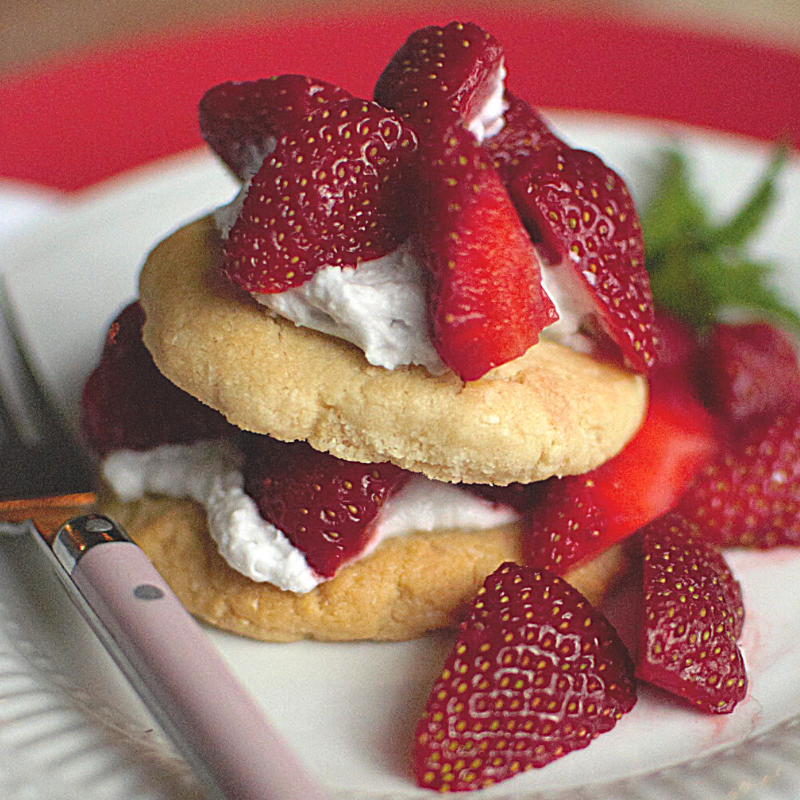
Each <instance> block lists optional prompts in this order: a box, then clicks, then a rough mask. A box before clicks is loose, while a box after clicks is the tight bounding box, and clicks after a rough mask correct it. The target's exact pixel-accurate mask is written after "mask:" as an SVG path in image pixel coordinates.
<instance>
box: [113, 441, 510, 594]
mask: <svg viewBox="0 0 800 800" xmlns="http://www.w3.org/2000/svg"><path fill="white" fill-rule="evenodd" d="M242 462H243V457H242V454H241V453H240V452H239V451H238V450H237V449H236V448H235V447H234V446H233V445H231V444H230V443H228V442H195V443H194V444H188V445H185V444H175V445H162V446H161V447H156V448H154V449H152V450H146V451H143V452H137V451H133V450H117V451H115V452H113V453H111V454H110V455H109V456H108V457H107V458H106V459H105V461H104V462H103V476H104V478H105V479H106V481H107V482H108V483H109V484H110V486H111V487H112V489H113V490H114V492H115V493H116V494H117V496H118V497H119V499H120V500H122V501H123V502H131V501H133V500H138V499H140V498H141V497H143V496H144V494H145V493H151V494H162V495H166V496H168V497H176V498H181V497H186V498H190V499H192V500H194V501H195V502H197V503H199V504H200V505H202V506H203V507H204V508H205V510H206V517H207V521H208V530H209V533H210V534H211V538H212V539H213V540H214V541H215V542H216V544H217V548H218V550H219V553H220V555H221V556H222V557H223V558H224V559H225V561H226V562H227V563H228V564H229V565H230V566H231V567H233V569H235V570H236V571H237V572H240V573H242V575H245V576H246V577H248V578H250V579H251V580H253V581H256V582H258V583H271V584H273V585H275V586H277V587H278V588H279V589H283V590H285V591H289V592H295V593H298V594H303V593H305V592H310V591H311V590H312V589H313V588H314V587H315V586H318V585H319V584H320V583H322V582H323V580H325V579H324V578H322V577H321V576H319V575H318V574H317V573H316V572H315V571H314V570H313V569H312V568H311V567H310V566H309V565H308V562H307V561H306V559H305V556H304V555H303V553H302V551H301V550H299V549H298V548H296V547H295V546H294V545H293V544H292V543H291V542H290V541H289V539H288V537H287V536H286V535H285V534H284V533H283V532H282V531H281V530H279V529H278V528H276V527H275V526H274V525H271V524H270V523H269V522H267V521H266V520H265V519H264V518H263V517H262V516H261V514H259V512H258V507H257V506H256V503H255V501H254V500H253V499H252V498H251V497H250V496H249V495H248V494H246V493H245V491H244V488H243V487H244V476H243V474H242ZM516 519H517V514H516V512H514V511H513V510H512V509H510V508H507V507H505V506H499V505H495V504H494V503H491V502H488V501H486V500H482V499H481V498H479V497H477V496H475V495H473V494H471V493H470V492H467V491H464V490H463V489H460V488H459V487H458V486H454V485H452V484H448V483H441V482H439V481H432V480H430V479H428V478H425V477H423V476H421V475H419V476H415V477H414V478H412V480H411V481H410V482H409V483H408V484H407V485H406V486H405V487H404V488H403V489H402V490H401V491H400V492H398V493H397V494H396V495H394V496H392V497H391V498H390V499H389V500H388V501H387V502H386V503H385V504H384V506H383V508H382V509H381V511H380V514H379V516H378V519H377V520H376V523H375V528H374V531H373V537H372V539H371V540H370V542H369V545H368V547H367V548H366V549H365V550H364V552H362V553H361V556H360V557H363V556H365V555H367V554H368V553H370V552H372V550H374V549H375V547H376V546H377V545H378V543H379V542H380V541H381V540H382V539H384V538H387V537H389V536H402V535H404V534H408V533H413V532H415V531H426V532H433V531H437V530H448V529H453V528H458V529H460V530H472V531H480V530H487V529H489V528H494V527H497V526H499V525H504V524H506V523H509V522H513V521H514V520H516Z"/></svg>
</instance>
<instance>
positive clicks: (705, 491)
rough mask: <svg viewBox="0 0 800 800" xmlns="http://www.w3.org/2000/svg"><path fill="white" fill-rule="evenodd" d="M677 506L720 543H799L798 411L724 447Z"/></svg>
mask: <svg viewBox="0 0 800 800" xmlns="http://www.w3.org/2000/svg"><path fill="white" fill-rule="evenodd" d="M675 510H676V511H679V512H680V513H681V514H683V515H684V516H686V517H687V518H688V519H690V520H691V521H693V522H696V523H697V524H698V525H699V526H700V527H701V529H702V531H703V536H704V537H705V538H706V539H707V540H708V541H710V542H713V543H714V544H717V545H719V546H721V547H759V548H769V547H776V546H778V545H794V546H797V545H800V412H798V411H796V410H795V411H793V412H791V413H789V414H786V415H782V416H780V417H777V418H775V419H774V420H770V421H768V422H762V423H761V424H759V425H757V426H756V427H754V428H753V429H752V430H750V431H748V432H747V434H745V435H744V436H743V438H742V439H741V440H740V441H737V442H735V443H733V444H731V445H728V446H726V447H723V448H722V450H721V451H720V452H719V454H718V455H717V456H716V458H714V460H713V461H711V463H709V464H708V465H707V466H706V467H704V468H703V469H702V470H701V471H700V472H699V473H698V475H697V476H696V477H695V479H694V481H693V482H692V484H691V486H689V488H688V489H687V490H686V492H685V494H684V495H683V497H681V499H680V502H679V503H678V504H677V506H676V509H675Z"/></svg>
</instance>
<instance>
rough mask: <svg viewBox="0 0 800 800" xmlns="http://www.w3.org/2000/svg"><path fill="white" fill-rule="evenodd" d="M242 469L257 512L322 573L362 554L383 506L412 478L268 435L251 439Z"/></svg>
mask: <svg viewBox="0 0 800 800" xmlns="http://www.w3.org/2000/svg"><path fill="white" fill-rule="evenodd" d="M244 474H245V486H246V491H247V493H248V494H249V495H250V496H251V497H252V498H253V499H254V500H255V501H256V504H257V505H258V509H259V511H260V513H261V516H262V517H264V519H266V520H267V521H268V522H270V523H272V524H273V525H274V526H275V527H276V528H278V529H279V530H281V531H282V532H283V533H284V534H285V535H286V536H287V538H288V539H289V540H290V541H291V542H292V544H293V545H294V546H295V547H297V548H298V549H299V550H302V551H303V554H304V555H305V557H306V561H307V562H308V564H309V566H310V567H311V568H312V569H313V570H314V571H315V572H316V573H317V574H318V575H320V576H322V577H323V578H332V577H333V576H334V575H335V574H336V572H337V571H338V569H339V568H340V567H341V566H342V565H344V564H346V563H348V562H350V561H352V560H353V559H355V558H357V557H358V556H360V555H362V554H363V553H364V551H365V550H366V549H367V548H368V547H369V545H370V543H371V540H372V538H373V534H374V529H375V526H374V522H375V519H376V517H377V515H378V512H379V511H380V509H381V507H382V506H383V504H384V503H385V502H386V500H387V499H388V498H389V497H390V496H391V495H392V494H393V493H394V492H396V491H398V490H399V489H400V488H401V487H402V486H403V485H404V484H405V482H406V481H407V480H408V478H409V477H410V473H408V472H406V471H405V470H403V469H401V468H400V467H396V466H394V465H393V464H361V463H357V462H354V461H343V460H342V459H339V458H336V457H335V456H332V455H330V454H329V453H321V452H318V451H317V450H314V449H313V448H312V447H311V446H310V445H307V444H306V443H305V442H288V443H287V442H279V441H277V440H276V439H271V438H270V437H268V436H257V437H253V440H252V441H251V442H250V443H249V449H248V454H247V459H246V462H245V467H244Z"/></svg>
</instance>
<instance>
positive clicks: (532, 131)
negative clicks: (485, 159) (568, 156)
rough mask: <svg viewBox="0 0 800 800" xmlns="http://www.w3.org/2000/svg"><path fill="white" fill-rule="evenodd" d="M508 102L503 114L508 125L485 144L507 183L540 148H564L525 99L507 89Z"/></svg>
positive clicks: (506, 98) (506, 97) (495, 165)
mask: <svg viewBox="0 0 800 800" xmlns="http://www.w3.org/2000/svg"><path fill="white" fill-rule="evenodd" d="M505 100H506V104H507V105H508V108H507V109H506V111H505V113H504V114H503V118H504V120H505V124H504V125H503V128H502V130H501V131H500V132H499V133H497V134H496V135H495V136H492V137H491V138H489V139H487V140H486V141H485V142H484V143H483V144H484V147H486V148H487V150H488V151H489V153H490V155H491V158H492V164H493V165H494V168H495V169H496V170H497V172H498V174H499V175H500V177H501V179H502V180H503V183H506V184H508V183H509V182H510V181H511V179H512V178H513V177H514V176H515V175H517V174H518V173H520V172H522V171H524V170H525V169H526V166H525V165H526V164H527V162H528V160H529V159H530V158H532V157H533V156H535V154H536V153H538V152H539V151H540V150H541V149H543V148H545V147H554V148H556V149H558V148H561V147H565V145H564V143H563V142H562V141H561V139H559V138H558V137H557V136H556V135H555V134H554V133H553V131H551V130H550V128H549V126H548V125H547V123H546V122H545V121H544V120H543V119H542V117H541V116H539V113H538V112H537V111H535V110H534V109H532V108H531V107H530V106H529V105H528V104H527V103H526V102H525V101H524V100H520V99H519V98H518V97H517V96H516V95H514V94H512V93H511V92H509V91H508V90H506V93H505Z"/></svg>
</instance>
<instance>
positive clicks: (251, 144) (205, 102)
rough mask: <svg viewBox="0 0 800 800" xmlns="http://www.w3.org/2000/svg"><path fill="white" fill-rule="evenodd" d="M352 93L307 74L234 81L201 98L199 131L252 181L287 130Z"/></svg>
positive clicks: (233, 168) (236, 170) (233, 167)
mask: <svg viewBox="0 0 800 800" xmlns="http://www.w3.org/2000/svg"><path fill="white" fill-rule="evenodd" d="M348 97H351V95H350V92H347V91H345V90H344V89H340V88H339V87H338V86H334V85H333V84H331V83H326V82H325V81H318V80H315V79H314V78H307V77H305V75H276V76H275V77H272V78H264V79H263V80H258V81H246V82H243V83H236V82H232V81H229V82H227V83H221V84H219V86H215V87H214V88H213V89H209V90H208V91H207V92H206V93H205V94H204V95H203V97H202V98H201V100H200V105H199V108H198V116H199V119H200V134H201V135H202V137H203V138H204V139H205V140H206V142H208V144H209V146H210V147H211V149H212V150H213V151H214V152H215V153H216V154H217V155H218V156H219V157H220V158H221V159H222V160H223V161H224V162H225V164H227V166H228V167H229V168H230V170H231V171H232V172H233V173H234V174H235V175H237V176H238V177H239V178H240V179H241V180H247V179H248V178H249V177H251V176H252V175H254V174H255V173H256V172H257V171H258V169H259V167H260V166H261V164H262V163H263V162H264V159H265V158H266V156H267V155H269V154H270V153H271V152H272V151H273V150H274V149H275V145H276V144H277V143H278V139H280V138H281V137H282V136H283V135H284V134H286V133H289V132H290V131H291V130H292V129H293V128H296V127H297V126H299V125H300V124H301V123H302V121H303V120H304V119H305V118H306V117H307V116H308V115H309V114H310V113H311V112H312V111H314V110H315V109H317V108H320V107H322V106H323V105H326V104H328V103H333V102H336V101H338V100H344V99H346V98H348Z"/></svg>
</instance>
